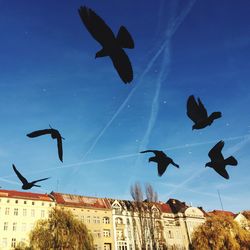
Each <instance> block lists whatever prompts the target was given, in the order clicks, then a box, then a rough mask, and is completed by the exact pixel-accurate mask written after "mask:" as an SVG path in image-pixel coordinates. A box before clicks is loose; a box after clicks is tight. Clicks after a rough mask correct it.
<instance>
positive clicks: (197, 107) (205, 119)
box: [187, 95, 221, 129]
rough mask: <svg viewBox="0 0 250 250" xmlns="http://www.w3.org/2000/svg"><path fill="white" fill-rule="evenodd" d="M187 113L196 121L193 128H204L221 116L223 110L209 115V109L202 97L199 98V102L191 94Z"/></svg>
mask: <svg viewBox="0 0 250 250" xmlns="http://www.w3.org/2000/svg"><path fill="white" fill-rule="evenodd" d="M187 115H188V117H189V118H190V119H191V120H192V121H193V122H194V125H193V126H192V129H202V128H205V127H206V126H210V125H211V124H212V123H213V121H214V120H215V119H218V118H220V117H221V112H213V113H212V114H211V115H210V116H208V114H207V110H206V108H205V107H204V105H203V103H202V102H201V100H200V98H198V103H197V102H196V100H195V98H194V96H193V95H191V96H189V98H188V100H187Z"/></svg>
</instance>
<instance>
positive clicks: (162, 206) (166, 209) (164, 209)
mask: <svg viewBox="0 0 250 250" xmlns="http://www.w3.org/2000/svg"><path fill="white" fill-rule="evenodd" d="M157 204H158V205H159V206H160V209H161V212H163V213H173V211H172V209H171V207H170V206H169V204H166V203H163V202H159V203H157Z"/></svg>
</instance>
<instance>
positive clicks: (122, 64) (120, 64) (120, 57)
mask: <svg viewBox="0 0 250 250" xmlns="http://www.w3.org/2000/svg"><path fill="white" fill-rule="evenodd" d="M114 51H115V52H114V53H112V54H111V55H110V58H111V60H112V62H113V65H114V67H115V69H116V70H117V72H118V74H119V76H120V78H121V79H122V80H123V82H124V83H130V82H131V81H132V80H133V69H132V65H131V62H130V60H129V58H128V56H127V54H126V53H125V51H124V50H123V49H116V50H114Z"/></svg>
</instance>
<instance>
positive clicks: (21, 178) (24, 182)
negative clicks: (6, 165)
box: [12, 164, 49, 190]
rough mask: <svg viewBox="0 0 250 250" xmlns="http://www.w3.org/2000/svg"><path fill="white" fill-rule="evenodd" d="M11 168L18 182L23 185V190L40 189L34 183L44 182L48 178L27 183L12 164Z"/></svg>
mask: <svg viewBox="0 0 250 250" xmlns="http://www.w3.org/2000/svg"><path fill="white" fill-rule="evenodd" d="M12 167H13V169H14V171H15V173H16V175H17V177H18V178H19V180H20V181H21V182H22V183H23V185H22V189H24V190H27V189H31V188H32V187H41V186H39V185H37V184H36V183H37V182H39V181H45V180H47V179H49V177H48V178H43V179H39V180H36V181H32V182H28V181H27V179H26V178H24V177H23V176H22V175H21V173H20V172H19V171H18V170H17V168H16V167H15V165H14V164H12Z"/></svg>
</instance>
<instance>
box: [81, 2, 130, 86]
mask: <svg viewBox="0 0 250 250" xmlns="http://www.w3.org/2000/svg"><path fill="white" fill-rule="evenodd" d="M78 12H79V15H80V17H81V20H82V22H83V24H84V25H85V27H86V28H87V30H88V31H89V33H90V34H91V35H92V37H93V38H94V39H95V40H96V41H97V42H99V43H100V44H101V46H102V49H101V50H100V51H98V52H97V53H96V56H95V58H97V57H105V56H109V57H110V58H111V60H112V62H113V65H114V67H115V69H116V70H117V72H118V74H119V76H120V78H121V79H122V81H123V82H124V83H130V82H131V81H132V80H133V69H132V65H131V62H130V60H129V58H128V56H127V54H126V53H125V51H124V50H123V48H129V49H133V48H134V41H133V39H132V37H131V35H130V33H129V32H128V30H127V29H126V28H125V27H124V26H121V27H120V29H119V31H118V34H117V36H116V37H115V35H114V33H113V31H112V30H111V29H110V27H109V26H108V25H107V24H106V23H105V22H104V20H103V19H102V18H101V17H99V16H98V15H97V14H96V13H95V12H94V11H93V10H92V9H90V8H87V7H86V6H84V7H80V9H79V10H78Z"/></svg>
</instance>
